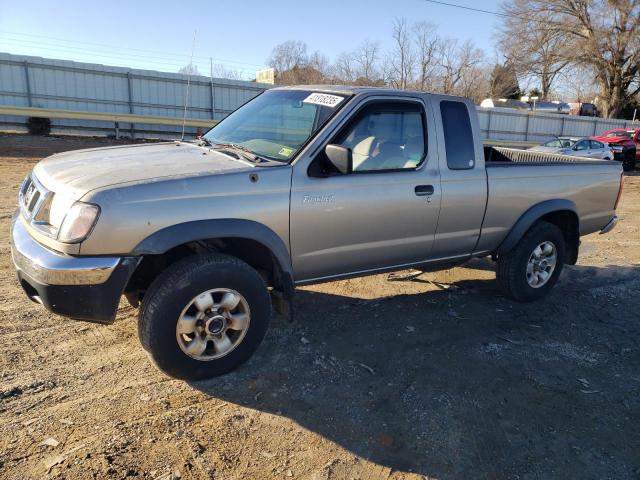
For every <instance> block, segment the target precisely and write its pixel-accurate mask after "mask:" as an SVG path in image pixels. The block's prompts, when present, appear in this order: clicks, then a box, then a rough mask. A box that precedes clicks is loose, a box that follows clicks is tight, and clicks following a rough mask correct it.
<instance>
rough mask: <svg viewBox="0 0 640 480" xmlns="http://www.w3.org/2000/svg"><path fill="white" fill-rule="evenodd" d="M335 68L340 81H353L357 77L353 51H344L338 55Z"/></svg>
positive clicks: (335, 74) (347, 82) (336, 76)
mask: <svg viewBox="0 0 640 480" xmlns="http://www.w3.org/2000/svg"><path fill="white" fill-rule="evenodd" d="M333 69H334V76H335V79H336V80H337V81H338V82H340V83H346V84H349V83H353V82H354V81H355V79H356V62H355V58H354V55H353V53H349V52H342V53H341V54H340V55H338V58H336V62H335V65H334V67H333Z"/></svg>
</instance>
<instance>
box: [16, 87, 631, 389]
mask: <svg viewBox="0 0 640 480" xmlns="http://www.w3.org/2000/svg"><path fill="white" fill-rule="evenodd" d="M621 188H622V169H621V166H620V163H618V162H614V161H603V160H588V159H579V158H576V157H564V156H560V155H553V154H548V153H540V152H527V151H520V150H512V149H507V148H492V147H484V146H483V141H482V134H481V130H480V127H479V125H478V117H477V115H476V108H475V106H474V104H473V103H472V102H471V101H470V100H467V99H464V98H459V97H452V96H444V95H436V94H428V93H422V92H411V91H398V90H390V89H377V88H358V87H330V86H326V85H323V86H300V87H287V88H273V89H271V90H268V91H266V92H264V93H262V94H261V95H259V96H257V97H256V98H254V99H253V100H251V101H249V102H248V103H246V104H245V105H243V106H242V107H240V108H239V109H238V110H236V111H235V112H233V113H232V114H230V115H229V116H228V117H226V118H225V119H224V120H222V121H221V122H219V123H218V124H217V125H215V126H214V127H213V128H212V129H211V130H209V131H208V132H207V133H206V134H205V135H204V136H202V137H201V138H200V139H198V140H196V141H177V142H165V143H156V144H143V145H135V146H115V147H108V148H93V149H87V150H79V151H73V152H66V153H60V154H56V155H53V156H51V157H48V158H45V159H44V160H42V161H40V162H39V163H38V164H37V165H36V166H35V168H34V169H33V171H32V172H31V173H29V175H28V176H27V178H26V179H25V180H24V183H23V184H22V186H21V188H20V191H19V199H18V203H19V209H18V211H17V212H16V214H15V216H14V218H13V221H12V228H11V230H12V231H11V244H12V245H11V248H12V256H13V261H14V264H15V267H16V270H17V275H18V279H19V282H20V284H21V285H22V288H23V289H24V291H25V293H26V295H27V296H28V297H29V298H30V299H32V300H34V301H36V302H38V303H40V304H42V305H43V306H44V307H46V308H47V309H49V310H50V311H52V312H55V313H57V314H60V315H62V316H65V317H69V318H73V319H78V320H86V321H91V322H99V323H111V322H113V321H114V319H115V316H116V312H117V309H118V304H119V301H120V299H121V297H122V296H123V295H124V296H125V297H126V298H127V300H128V301H129V302H130V304H131V305H133V306H134V307H139V319H138V331H139V337H140V340H141V343H142V345H143V347H144V348H145V349H146V351H147V352H148V353H149V355H150V357H151V358H152V360H153V361H154V362H155V364H156V365H157V366H158V367H159V368H160V369H161V370H162V371H164V372H165V373H167V374H168V375H171V376H173V377H177V378H182V379H202V378H209V377H214V376H217V375H222V374H225V373H227V372H229V371H230V370H232V369H234V368H236V367H237V366H238V365H240V364H241V363H243V362H244V361H246V360H247V359H248V358H249V357H250V356H251V355H252V353H253V352H254V351H255V350H256V348H257V347H258V345H259V344H260V342H261V341H262V339H263V337H264V336H265V333H266V332H267V327H268V326H269V321H270V318H271V316H272V310H275V311H276V312H280V313H282V314H284V315H286V316H290V315H291V314H292V299H293V296H294V291H295V288H296V286H299V285H305V284H313V283H318V282H326V281H332V280H337V279H342V278H347V277H357V276H363V275H369V274H375V273H379V272H385V271H393V270H401V269H408V268H413V269H420V270H424V271H433V270H438V269H442V268H450V267H452V266H454V265H457V264H460V263H463V262H465V261H467V260H469V259H470V258H473V257H491V258H492V259H493V260H494V261H495V264H496V272H497V281H498V284H499V286H500V288H501V289H502V291H503V292H504V294H505V295H507V296H508V297H510V298H512V299H513V300H515V301H519V302H530V301H535V300H539V299H541V298H542V297H544V296H545V295H546V294H547V293H548V292H549V290H550V289H551V288H552V287H553V286H554V284H555V283H556V281H557V280H558V276H559V275H560V272H561V271H562V267H563V265H564V264H574V263H575V262H576V260H577V258H578V250H579V246H580V237H581V236H583V235H587V234H590V233H594V232H600V233H606V232H608V231H610V230H611V229H612V228H613V227H614V226H615V224H616V222H617V217H616V213H615V210H616V206H617V204H618V200H619V198H620V192H621Z"/></svg>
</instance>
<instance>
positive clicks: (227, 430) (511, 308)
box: [0, 136, 640, 480]
mask: <svg viewBox="0 0 640 480" xmlns="http://www.w3.org/2000/svg"><path fill="white" fill-rule="evenodd" d="M107 143H112V142H110V141H108V140H104V139H103V140H96V139H60V138H34V137H28V136H18V137H16V136H0V182H1V188H0V199H1V200H0V271H1V272H2V274H1V275H0V372H1V373H0V477H1V478H3V479H25V478H34V479H35V478H38V479H39V478H49V477H51V478H74V479H75V478H81V479H84V478H117V479H119V478H125V477H137V478H145V479H160V478H163V479H169V478H185V479H187V478H194V479H209V478H215V479H272V478H273V479H276V478H277V479H289V478H292V479H311V480H321V479H326V480H328V479H387V478H389V479H417V478H439V479H440V478H442V479H446V478H478V479H495V478H514V479H551V478H559V479H566V478H582V479H591V478H593V479H605V478H612V479H626V478H629V479H630V478H635V479H637V478H640V428H639V425H640V326H639V320H640V314H639V313H638V312H640V295H639V294H638V292H639V290H640V176H637V175H635V176H633V175H632V176H628V177H626V179H625V191H624V196H623V199H622V203H621V205H620V207H619V215H620V216H621V218H622V219H621V222H620V223H619V225H618V227H617V228H616V229H615V230H614V231H613V232H612V233H610V234H608V235H591V236H589V237H586V238H584V239H583V240H584V241H583V245H582V250H581V255H580V260H579V263H578V265H576V266H573V267H567V268H565V270H564V272H563V275H562V277H561V280H560V282H559V284H558V285H557V286H556V288H555V289H554V290H553V292H552V294H551V295H550V296H549V297H548V298H547V299H545V300H544V301H541V302H538V303H534V304H526V305H523V304H517V303H514V302H512V301H510V300H508V299H506V298H504V297H503V296H502V295H501V294H500V293H499V291H498V289H497V286H496V283H495V281H494V277H495V275H494V273H493V271H492V264H491V262H490V261H488V260H480V261H473V262H470V263H469V264H468V265H466V266H464V267H459V268H454V269H451V270H446V271H443V272H438V273H426V274H423V275H421V276H419V277H416V278H413V277H412V276H411V275H410V274H411V272H400V273H396V274H391V275H388V274H384V275H377V276H372V277H368V278H362V279H355V280H347V281H340V282H334V283H328V284H324V285H320V286H315V287H309V288H303V289H300V290H299V291H298V295H297V300H296V309H297V321H296V322H294V323H292V324H290V323H287V322H285V321H284V320H281V319H278V318H276V319H275V320H274V322H273V323H272V328H271V330H270V332H269V333H268V335H267V338H266V340H265V342H264V344H263V345H262V346H261V347H260V349H259V350H258V352H257V354H256V355H255V356H254V357H253V358H252V359H251V360H250V361H249V362H248V363H247V364H246V365H245V366H243V367H242V368H241V369H239V370H238V371H236V372H234V373H232V374H230V375H227V376H225V377H223V378H219V379H215V380H212V381H206V382H198V383H193V384H187V383H184V382H181V381H176V380H171V379H169V378H167V377H166V376H164V375H163V374H161V373H160V372H159V371H157V370H156V369H155V368H154V367H153V366H152V365H151V363H150V361H149V360H148V358H147V356H146V354H145V353H144V351H143V350H142V348H141V347H140V346H139V344H138V338H137V330H136V318H137V316H136V315H137V311H136V310H135V309H133V308H131V307H130V306H128V305H126V304H125V303H124V302H123V303H122V305H121V307H122V308H121V310H120V313H119V315H118V318H117V320H116V321H115V323H114V324H113V325H111V326H98V325H93V324H89V323H82V322H75V321H71V320H66V319H64V318H60V317H57V316H55V315H51V314H49V313H47V312H46V311H45V310H44V309H43V308H42V307H40V306H38V305H36V304H34V303H31V302H30V301H29V300H27V298H26V297H25V295H24V294H23V293H22V291H21V290H20V288H19V287H18V285H17V282H16V280H15V277H14V272H13V267H12V265H11V259H10V248H9V238H8V237H9V226H10V218H11V214H12V212H13V210H14V208H15V205H16V196H17V189H18V186H19V184H20V182H21V180H22V179H23V177H24V175H25V174H26V173H27V172H28V171H29V169H31V168H32V167H33V165H34V164H35V162H36V161H38V160H39V159H40V158H42V157H44V156H46V155H49V154H51V153H54V152H57V151H64V150H71V149H75V148H81V147H87V146H94V145H103V144H107Z"/></svg>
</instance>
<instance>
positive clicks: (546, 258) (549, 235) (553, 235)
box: [497, 222, 565, 302]
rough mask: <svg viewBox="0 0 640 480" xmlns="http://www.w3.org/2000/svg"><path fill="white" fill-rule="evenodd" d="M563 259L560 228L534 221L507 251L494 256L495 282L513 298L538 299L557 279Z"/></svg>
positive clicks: (523, 299) (518, 299)
mask: <svg viewBox="0 0 640 480" xmlns="http://www.w3.org/2000/svg"><path fill="white" fill-rule="evenodd" d="M564 258H565V242H564V237H563V235H562V232H561V231H560V229H559V228H558V227H556V226H555V225H553V224H551V223H548V222H538V223H536V224H535V225H533V226H532V227H531V228H530V229H529V231H527V233H526V234H525V235H524V236H523V237H522V239H521V240H520V242H518V244H517V245H516V246H515V247H514V248H513V249H512V250H511V251H510V252H508V253H506V254H504V255H501V256H500V257H498V269H497V279H498V283H499V285H500V287H501V289H502V291H503V292H504V293H505V294H506V295H507V296H509V297H511V298H513V299H514V300H517V301H520V302H531V301H534V300H538V299H540V298H542V297H543V296H545V295H546V294H547V293H548V292H549V290H551V289H552V288H553V286H554V285H555V283H556V282H557V280H558V277H559V276H560V272H561V271H562V266H563V264H564Z"/></svg>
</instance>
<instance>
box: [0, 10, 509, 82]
mask: <svg viewBox="0 0 640 480" xmlns="http://www.w3.org/2000/svg"><path fill="white" fill-rule="evenodd" d="M451 2H452V3H457V4H459V5H466V6H470V7H475V8H482V9H486V10H491V11H496V10H498V8H499V6H498V3H499V2H498V0H483V1H473V0H451ZM394 17H405V18H407V20H408V21H410V22H418V21H427V22H431V23H433V24H435V25H437V26H438V32H439V33H440V34H441V35H442V36H443V37H449V38H458V39H460V40H466V39H471V40H473V41H474V43H475V44H476V46H478V47H480V48H482V49H483V50H484V51H485V53H486V54H487V56H488V57H489V58H493V57H494V56H495V49H494V41H493V40H494V39H493V36H494V32H495V30H496V27H497V26H498V25H499V24H500V18H499V17H496V16H493V15H487V14H482V13H479V12H472V11H467V10H463V9H459V8H454V7H450V6H445V5H438V4H435V3H429V2H427V1H425V0H393V1H389V2H374V1H364V0H319V1H317V2H305V1H304V0H298V1H295V0H281V1H279V0H271V1H268V2H267V1H246V0H233V1H217V0H212V1H196V0H183V1H181V2H177V1H175V0H174V1H168V0H156V1H146V0H144V1H133V0H129V1H123V0H109V1H108V2H98V1H81V0H77V1H69V0H57V1H55V2H53V1H41V0H25V1H20V2H18V1H16V0H0V52H8V53H14V54H24V55H35V56H41V57H48V58H60V59H67V60H76V61H83V62H91V63H102V64H105V65H118V66H128V67H132V68H146V69H152V70H160V71H170V72H175V71H177V70H178V69H179V68H180V67H182V66H184V65H187V64H189V63H190V56H191V51H192V44H193V43H194V42H193V37H194V30H195V48H194V49H193V51H194V62H193V63H194V64H196V65H197V66H198V69H199V71H200V72H201V73H202V74H205V75H208V74H209V69H210V68H209V63H210V61H209V59H210V58H211V57H213V63H214V64H217V65H222V66H223V67H224V68H226V69H230V70H235V71H238V72H240V73H241V74H242V76H243V78H251V77H252V76H253V75H254V74H255V71H256V70H259V69H261V68H265V63H266V59H267V58H268V56H269V54H270V52H271V49H272V48H273V46H275V45H277V44H279V43H281V42H284V41H287V40H302V41H304V42H305V43H306V44H307V46H308V51H309V53H311V52H314V51H316V50H317V51H320V52H321V53H324V54H325V55H327V56H328V57H329V59H330V60H333V59H335V57H336V56H337V55H338V54H339V53H340V52H343V51H351V50H354V49H355V48H357V47H358V45H360V44H361V43H362V42H363V41H364V40H370V41H374V42H375V41H377V42H379V43H380V46H381V47H382V48H383V49H386V48H388V47H390V45H391V42H392V38H391V35H392V28H393V19H394Z"/></svg>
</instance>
